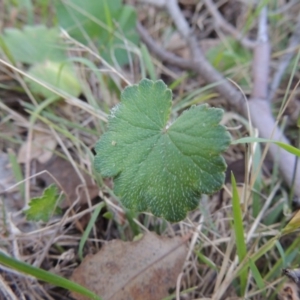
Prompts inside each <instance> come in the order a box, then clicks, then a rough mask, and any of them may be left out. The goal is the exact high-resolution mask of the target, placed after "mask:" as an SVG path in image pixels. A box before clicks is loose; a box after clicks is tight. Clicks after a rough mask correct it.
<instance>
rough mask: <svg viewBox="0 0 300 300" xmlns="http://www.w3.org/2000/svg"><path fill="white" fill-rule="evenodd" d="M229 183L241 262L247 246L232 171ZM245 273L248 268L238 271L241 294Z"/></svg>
mask: <svg viewBox="0 0 300 300" xmlns="http://www.w3.org/2000/svg"><path fill="white" fill-rule="evenodd" d="M231 184H232V213H233V227H234V233H235V241H236V248H237V255H238V258H239V262H240V263H241V262H242V261H243V260H244V259H245V257H246V255H247V247H246V243H245V238H244V227H243V216H242V209H241V206H240V199H239V194H238V190H237V186H236V181H235V178H234V175H233V173H231ZM247 273H248V270H247V269H245V270H244V271H243V272H241V273H240V276H239V277H240V287H241V295H244V293H245V290H246V285H247Z"/></svg>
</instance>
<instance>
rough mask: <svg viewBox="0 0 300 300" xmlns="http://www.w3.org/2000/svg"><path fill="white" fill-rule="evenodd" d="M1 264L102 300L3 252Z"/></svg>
mask: <svg viewBox="0 0 300 300" xmlns="http://www.w3.org/2000/svg"><path fill="white" fill-rule="evenodd" d="M0 263H1V264H3V265H5V266H7V267H9V268H12V269H14V270H17V271H19V272H22V273H25V274H28V275H31V276H33V277H35V278H37V279H39V280H42V281H45V282H48V283H50V284H53V285H55V286H59V287H62V288H65V289H67V290H69V291H72V292H75V293H79V294H81V295H84V296H86V297H89V298H91V299H95V300H101V298H100V297H99V296H97V295H96V294H94V293H93V292H91V291H89V290H88V289H86V288H84V287H83V286H81V285H79V284H77V283H75V282H72V281H70V280H68V279H66V278H63V277H61V276H58V275H55V274H52V273H50V272H47V271H45V270H42V269H40V268H36V267H33V266H31V265H30V264H27V263H25V262H22V261H18V260H16V259H14V258H13V257H10V256H8V255H6V254H4V253H3V252H1V251H0Z"/></svg>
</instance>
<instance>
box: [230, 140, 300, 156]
mask: <svg viewBox="0 0 300 300" xmlns="http://www.w3.org/2000/svg"><path fill="white" fill-rule="evenodd" d="M253 142H258V143H273V144H276V145H277V146H279V147H280V148H282V149H284V150H286V151H287V152H290V153H292V154H294V155H296V156H299V157H300V149H298V148H296V147H293V146H291V145H289V144H286V143H283V142H279V141H274V140H269V139H263V138H254V137H245V138H241V139H238V140H235V141H232V142H231V144H232V145H236V144H245V143H253Z"/></svg>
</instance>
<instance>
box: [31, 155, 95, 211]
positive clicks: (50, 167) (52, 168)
mask: <svg viewBox="0 0 300 300" xmlns="http://www.w3.org/2000/svg"><path fill="white" fill-rule="evenodd" d="M41 171H48V172H49V173H50V174H51V175H52V176H53V177H54V178H55V179H56V180H57V181H58V182H59V184H60V185H61V186H62V188H63V191H64V192H65V193H66V198H67V199H66V200H65V201H63V203H61V205H60V206H61V207H62V208H66V207H68V206H69V205H70V204H71V203H73V202H74V201H75V200H77V199H78V197H79V198H80V199H79V201H78V202H79V203H81V204H84V203H87V197H86V194H85V191H84V187H83V186H82V185H83V183H82V181H81V179H80V178H79V176H78V174H77V173H76V171H75V170H74V168H73V166H72V164H71V163H70V162H69V161H67V160H65V159H63V158H61V157H58V156H55V157H53V158H52V159H51V160H50V161H48V162H47V163H46V164H40V163H38V164H37V167H36V172H37V173H39V172H41ZM82 177H83V178H84V180H85V183H86V188H87V191H88V194H89V197H90V199H93V198H95V197H96V196H97V195H98V192H99V187H98V186H97V185H96V184H95V183H94V182H93V181H92V178H91V177H90V176H89V175H87V174H85V173H83V172H82ZM38 178H39V179H40V180H42V181H44V185H45V186H46V187H47V186H49V185H50V184H52V183H55V182H54V180H53V179H52V178H51V176H49V175H48V174H47V173H43V174H41V175H39V177H38ZM79 186H80V187H79ZM77 190H78V194H77ZM68 199H69V200H70V203H69V202H68Z"/></svg>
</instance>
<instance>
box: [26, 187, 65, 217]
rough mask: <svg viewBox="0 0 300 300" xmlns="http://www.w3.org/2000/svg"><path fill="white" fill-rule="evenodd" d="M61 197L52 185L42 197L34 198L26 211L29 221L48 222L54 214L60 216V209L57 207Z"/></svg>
mask: <svg viewBox="0 0 300 300" xmlns="http://www.w3.org/2000/svg"><path fill="white" fill-rule="evenodd" d="M58 198H59V195H58V193H57V188H56V186H55V185H53V184H52V185H50V186H49V187H48V188H46V189H45V190H44V193H43V195H42V196H41V197H36V198H32V199H31V200H30V202H29V206H30V207H29V208H28V209H27V210H25V214H26V219H27V220H29V221H36V222H37V221H40V220H41V221H43V222H48V221H49V219H50V218H51V216H52V215H53V214H58V213H59V212H60V209H59V208H58V207H57V201H58Z"/></svg>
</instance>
